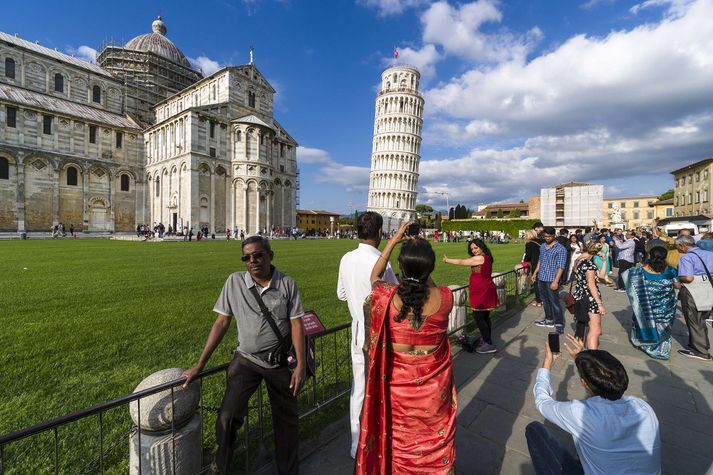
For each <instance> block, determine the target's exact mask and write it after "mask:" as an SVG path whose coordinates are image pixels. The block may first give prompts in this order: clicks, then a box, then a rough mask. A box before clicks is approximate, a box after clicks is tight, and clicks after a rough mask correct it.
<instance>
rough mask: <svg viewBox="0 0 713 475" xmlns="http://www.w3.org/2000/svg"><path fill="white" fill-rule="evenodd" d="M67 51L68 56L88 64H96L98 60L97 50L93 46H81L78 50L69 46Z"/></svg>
mask: <svg viewBox="0 0 713 475" xmlns="http://www.w3.org/2000/svg"><path fill="white" fill-rule="evenodd" d="M66 51H67V53H68V54H71V55H72V56H74V57H76V58H79V59H81V60H82V61H86V62H88V63H95V62H96V60H97V50H95V49H94V48H92V47H91V46H87V45H81V46H80V47H78V48H74V47H71V46H69V47H67V48H66Z"/></svg>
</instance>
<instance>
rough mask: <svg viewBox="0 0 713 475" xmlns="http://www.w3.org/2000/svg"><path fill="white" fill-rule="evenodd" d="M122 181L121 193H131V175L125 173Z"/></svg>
mask: <svg viewBox="0 0 713 475" xmlns="http://www.w3.org/2000/svg"><path fill="white" fill-rule="evenodd" d="M120 180H121V183H120V185H119V189H120V190H121V191H129V175H127V174H126V173H124V174H123V175H121V179H120Z"/></svg>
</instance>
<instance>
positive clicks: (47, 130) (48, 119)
mask: <svg viewBox="0 0 713 475" xmlns="http://www.w3.org/2000/svg"><path fill="white" fill-rule="evenodd" d="M42 133H43V134H47V135H50V134H52V116H51V115H43V116H42Z"/></svg>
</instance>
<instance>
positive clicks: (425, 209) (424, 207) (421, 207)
mask: <svg viewBox="0 0 713 475" xmlns="http://www.w3.org/2000/svg"><path fill="white" fill-rule="evenodd" d="M416 211H419V212H421V213H433V207H431V206H428V205H424V204H418V205H416Z"/></svg>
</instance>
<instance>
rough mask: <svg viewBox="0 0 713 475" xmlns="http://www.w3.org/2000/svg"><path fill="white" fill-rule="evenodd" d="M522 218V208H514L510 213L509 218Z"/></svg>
mask: <svg viewBox="0 0 713 475" xmlns="http://www.w3.org/2000/svg"><path fill="white" fill-rule="evenodd" d="M520 216H522V212H521V211H520V208H513V209H511V210H510V213H508V218H519V217H520Z"/></svg>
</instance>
